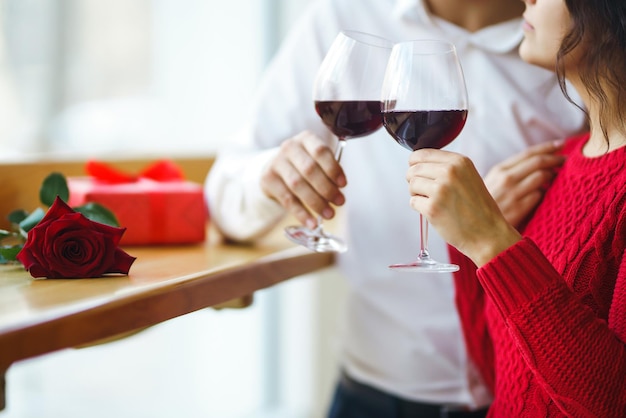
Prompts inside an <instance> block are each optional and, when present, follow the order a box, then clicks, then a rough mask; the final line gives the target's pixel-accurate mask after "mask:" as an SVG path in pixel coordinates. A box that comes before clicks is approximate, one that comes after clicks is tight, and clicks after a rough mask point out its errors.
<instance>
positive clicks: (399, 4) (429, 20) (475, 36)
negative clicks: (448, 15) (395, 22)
mask: <svg viewBox="0 0 626 418" xmlns="http://www.w3.org/2000/svg"><path fill="white" fill-rule="evenodd" d="M392 13H393V15H394V17H396V18H398V19H406V20H414V21H415V22H418V23H422V24H427V25H432V26H435V27H437V28H438V29H439V33H438V35H440V36H441V37H446V38H449V39H450V41H452V42H454V43H455V44H456V45H457V47H460V46H461V44H472V45H473V46H475V47H477V48H480V49H484V50H487V51H490V52H496V53H507V52H511V51H513V50H515V49H517V47H518V46H519V44H520V42H521V41H522V39H523V37H524V34H523V32H522V27H521V22H522V20H521V18H519V19H512V20H509V21H506V22H502V23H499V24H497V25H493V26H489V27H487V28H484V29H481V30H479V31H478V32H475V33H469V32H468V31H466V30H465V29H463V28H460V27H458V26H456V25H453V24H452V23H450V22H448V21H445V20H443V19H440V18H438V17H437V16H433V15H432V14H430V12H429V11H428V9H427V7H426V5H425V4H424V0H397V1H396V4H395V6H394V8H393V11H392Z"/></svg>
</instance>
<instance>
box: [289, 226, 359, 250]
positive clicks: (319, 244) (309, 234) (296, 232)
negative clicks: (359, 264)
mask: <svg viewBox="0 0 626 418" xmlns="http://www.w3.org/2000/svg"><path fill="white" fill-rule="evenodd" d="M285 235H286V236H287V238H289V239H290V240H291V241H293V242H295V243H296V244H299V245H302V246H304V247H306V248H308V249H309V250H311V251H315V252H318V253H343V252H345V251H347V249H348V246H347V245H346V243H345V242H343V240H342V239H341V238H338V237H336V236H334V235H331V234H327V233H326V232H324V231H323V230H321V229H314V230H311V229H309V228H306V227H303V226H288V227H287V228H285Z"/></svg>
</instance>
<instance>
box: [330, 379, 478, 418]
mask: <svg viewBox="0 0 626 418" xmlns="http://www.w3.org/2000/svg"><path fill="white" fill-rule="evenodd" d="M486 415H487V409H480V410H477V411H468V410H464V409H459V408H454V407H448V406H444V405H433V404H426V403H421V402H414V401H409V400H406V399H402V398H399V397H397V396H394V395H390V394H388V393H385V392H382V391H380V390H378V389H375V388H373V387H371V386H367V385H364V384H362V383H359V382H356V381H355V380H353V379H351V378H350V377H348V376H347V375H345V373H344V374H343V375H342V376H341V379H340V381H339V384H338V385H337V388H336V390H335V395H334V397H333V401H332V405H331V408H330V412H329V414H328V418H446V417H448V418H484V417H485V416H486Z"/></svg>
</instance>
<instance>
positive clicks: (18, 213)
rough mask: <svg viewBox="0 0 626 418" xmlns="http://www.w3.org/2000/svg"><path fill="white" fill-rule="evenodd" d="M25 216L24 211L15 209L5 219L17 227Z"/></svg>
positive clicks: (26, 214) (26, 213)
mask: <svg viewBox="0 0 626 418" xmlns="http://www.w3.org/2000/svg"><path fill="white" fill-rule="evenodd" d="M27 216H28V212H26V211H25V210H24V209H17V210H14V211H13V212H11V213H9V216H8V217H7V219H8V220H9V222H11V223H12V224H16V225H19V223H20V222H22V221H23V220H24V219H26V217H27Z"/></svg>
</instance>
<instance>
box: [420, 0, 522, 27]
mask: <svg viewBox="0 0 626 418" xmlns="http://www.w3.org/2000/svg"><path fill="white" fill-rule="evenodd" d="M425 3H426V5H427V7H428V9H429V10H430V12H431V13H433V14H434V15H435V16H438V17H440V18H442V19H444V20H447V21H449V22H451V23H454V24H455V25H457V26H459V27H462V28H464V29H466V30H467V31H469V32H476V31H479V30H481V29H483V28H485V27H487V26H491V25H495V24H498V23H502V22H506V21H507V20H511V19H514V18H517V17H520V16H521V15H522V13H523V12H524V7H525V6H524V3H523V2H521V1H520V0H425Z"/></svg>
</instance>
